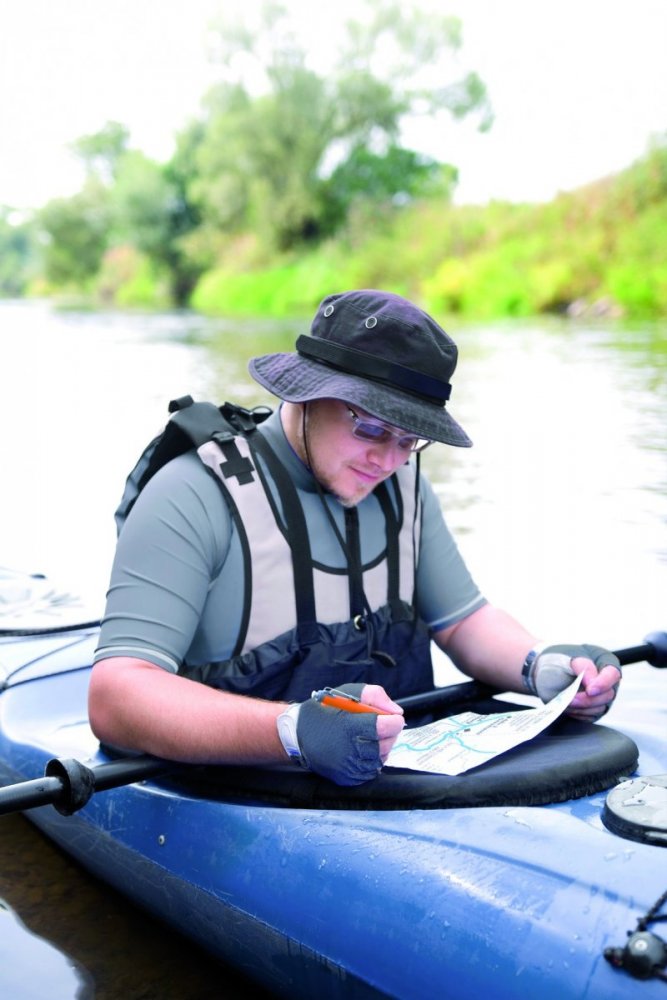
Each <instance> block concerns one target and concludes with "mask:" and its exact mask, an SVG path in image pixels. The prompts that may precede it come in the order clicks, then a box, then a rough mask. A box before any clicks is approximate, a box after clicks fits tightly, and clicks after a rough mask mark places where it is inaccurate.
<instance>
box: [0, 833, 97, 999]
mask: <svg viewBox="0 0 667 1000" xmlns="http://www.w3.org/2000/svg"><path fill="white" fill-rule="evenodd" d="M0 839H1V838H0ZM0 969H2V992H3V996H6V997H12V998H13V1000H44V997H48V998H49V1000H91V998H92V997H93V996H94V995H95V993H94V987H93V983H92V979H91V978H90V976H89V975H88V973H87V972H86V971H85V970H84V969H82V968H81V967H80V966H79V965H78V964H77V963H76V962H74V960H73V959H71V958H69V957H68V956H67V955H65V954H64V953H63V952H61V951H59V950H58V948H56V947H55V946H54V945H53V944H50V943H49V942H48V941H45V940H44V938H40V937H38V936H37V935H36V934H33V933H32V932H31V931H30V930H28V928H27V927H26V926H25V924H24V923H23V921H21V920H20V919H19V917H18V916H17V915H16V913H14V911H13V910H12V908H11V907H10V906H9V905H8V904H7V903H6V902H4V901H3V900H2V899H0Z"/></svg>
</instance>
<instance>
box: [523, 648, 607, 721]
mask: <svg viewBox="0 0 667 1000" xmlns="http://www.w3.org/2000/svg"><path fill="white" fill-rule="evenodd" d="M580 674H582V675H583V680H582V682H581V687H580V689H579V691H578V692H577V694H576V695H575V696H574V698H573V699H572V702H571V703H570V705H569V707H568V709H567V713H568V715H572V716H574V717H575V718H577V719H583V720H585V721H587V722H595V720H596V719H600V718H601V717H602V716H603V715H605V714H606V712H608V711H609V708H610V707H611V704H612V702H613V700H614V698H615V697H616V691H617V690H618V685H619V683H620V680H621V665H620V663H619V661H618V657H617V656H615V655H614V654H613V653H612V652H610V651H609V650H608V649H604V648H603V647H602V646H591V645H588V644H582V645H578V646H577V645H567V644H562V645H555V646H547V647H546V648H545V649H543V650H542V652H541V653H540V654H539V655H538V656H537V657H536V658H535V662H534V663H533V665H532V668H531V681H532V683H533V685H534V688H535V690H536V692H537V694H538V695H539V696H540V698H541V699H542V701H545V702H546V701H550V700H551V699H552V698H554V697H555V696H556V695H557V694H558V693H559V692H560V691H562V690H563V689H564V688H566V687H567V686H568V684H569V683H570V682H571V681H572V678H573V677H575V676H578V675H580Z"/></svg>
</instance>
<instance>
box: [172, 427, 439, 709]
mask: <svg viewBox="0 0 667 1000" xmlns="http://www.w3.org/2000/svg"><path fill="white" fill-rule="evenodd" d="M232 449H233V452H234V454H232ZM198 453H199V456H200V458H201V459H202V461H203V462H204V463H205V464H206V465H207V466H208V468H209V469H210V470H211V472H212V473H213V474H214V475H215V477H216V479H217V480H218V482H219V483H220V485H221V486H222V488H223V491H224V492H225V494H226V498H227V502H228V504H229V509H230V511H231V514H232V519H233V521H234V524H235V526H236V529H237V531H238V532H239V536H240V538H241V544H242V548H243V552H244V563H245V595H244V596H245V602H244V606H245V612H244V621H243V623H242V627H241V629H240V633H239V637H238V640H237V643H236V648H235V650H234V652H233V654H232V656H231V657H230V658H229V659H226V660H223V661H218V662H212V663H208V664H204V665H198V666H188V665H187V664H185V665H184V666H183V667H182V669H181V672H182V673H183V674H184V675H186V676H188V677H190V678H192V679H195V680H199V681H202V682H204V683H206V684H209V685H211V686H213V687H216V688H220V689H223V690H226V691H232V692H235V693H238V694H248V695H254V696H257V697H262V698H269V699H283V700H287V701H302V700H304V699H306V698H309V697H310V695H311V693H312V692H313V690H316V689H318V688H322V687H326V686H332V687H335V686H337V685H339V684H343V683H345V682H347V681H361V682H365V683H370V684H381V685H382V686H383V687H384V688H385V689H386V691H387V692H388V693H389V694H390V695H391V696H392V697H394V698H397V697H404V696H406V695H409V694H414V693H417V692H420V691H425V690H429V689H430V688H432V687H433V670H432V665H431V654H430V638H429V634H428V631H427V629H426V627H425V625H424V624H423V623H422V622H421V621H419V619H418V618H417V616H416V614H415V612H414V608H413V602H414V586H415V564H416V559H415V548H416V545H417V538H416V534H417V531H418V521H419V517H418V510H419V504H418V497H417V495H416V492H417V491H416V489H415V479H414V475H415V474H414V471H413V470H411V469H408V467H407V466H406V467H404V469H403V470H399V471H400V472H401V473H402V479H403V485H402V486H401V485H400V484H399V476H398V475H397V474H396V475H395V476H393V477H392V479H391V480H390V483H391V487H392V489H393V490H394V495H395V498H396V501H397V503H396V507H395V506H394V503H393V502H392V498H391V496H390V493H389V489H388V487H387V485H386V484H384V483H382V484H380V486H378V487H377V488H376V490H375V497H376V499H377V501H378V503H379V505H380V509H381V512H382V516H383V518H384V523H385V535H386V549H385V553H384V558H383V559H382V560H380V564H379V565H378V566H376V567H372V566H371V567H366V568H364V567H363V566H362V562H361V548H360V543H359V521H358V514H357V511H356V509H354V508H350V509H347V510H346V517H345V526H346V542H347V544H346V546H345V553H346V557H347V561H348V566H347V570H346V571H345V572H343V573H341V572H340V571H338V572H331V571H330V572H328V573H327V572H326V571H324V572H323V567H318V566H316V565H315V564H314V562H313V558H312V553H311V546H310V541H309V535H308V527H307V524H306V518H305V514H304V510H303V507H302V505H301V502H300V500H299V497H298V494H297V490H296V488H295V486H294V483H293V482H292V479H291V478H290V476H289V474H288V473H287V471H286V470H285V468H284V466H283V465H282V464H281V462H280V461H279V460H278V459H277V457H276V455H275V453H274V452H273V449H272V448H271V446H270V445H269V443H268V442H267V441H266V439H265V438H264V437H263V436H262V435H261V434H257V433H251V434H250V435H248V436H247V437H237V438H235V439H234V440H233V442H231V441H227V442H224V444H223V446H222V449H221V444H220V441H219V440H218V441H209V442H207V443H206V444H204V445H203V446H202V447H200V448H199V449H198ZM264 469H266V472H268V474H269V475H270V477H271V479H272V480H273V484H274V486H275V493H276V494H277V498H276V496H274V495H273V493H272V491H271V488H270V487H269V485H268V483H267V481H266V478H265V472H264ZM239 472H240V473H241V474H240V475H239ZM253 473H257V479H256V478H255V476H254V475H253ZM410 490H412V492H413V494H414V496H413V497H412V498H411V499H412V515H411V516H406V511H405V504H404V499H405V497H406V496H407V495H408V493H409V491H410ZM277 500H279V503H278V502H277ZM267 537H268V538H269V539H270V540H272V541H271V544H267ZM274 543H276V544H274ZM408 548H409V553H408ZM276 550H278V551H279V552H281V553H282V555H280V554H279V555H276ZM408 557H409V561H410V581H409V591H410V594H409V597H410V599H409V600H408V599H406V579H405V576H406V574H405V566H406V562H407V559H408ZM365 572H366V575H367V576H368V578H369V580H370V586H371V587H372V588H373V592H374V593H373V604H374V606H375V608H376V610H371V609H370V607H369V605H368V602H367V600H366V598H365V593H364V591H365V579H364V573H365ZM401 574H403V583H402V589H403V596H401ZM316 576H317V579H318V585H317V587H316V584H315V577H316ZM380 579H381V580H382V584H381V586H382V587H383V588H384V593H383V594H382V595H380V594H379V593H378V586H379V585H380V583H379V581H380ZM342 587H345V589H346V592H347V593H346V600H345V603H346V608H345V611H344V612H343V613H341V615H340V619H341V620H335V621H334V622H333V623H331V622H329V623H323V622H322V620H321V619H322V617H324V616H323V615H322V614H320V615H319V619H320V620H318V613H317V608H318V604H319V606H320V607H322V604H323V602H326V599H327V592H328V591H329V589H330V591H331V593H332V594H333V592H334V591H336V592H337V594H338V601H337V604H336V607H339V606H340V604H341V601H340V595H341V588H342ZM378 597H379V598H380V599H378ZM332 600H333V598H332ZM289 602H293V606H292V607H291V609H290V610H289V615H287V612H286V615H285V616H286V617H287V616H288V617H289V620H290V621H292V622H293V621H294V620H295V619H296V625H294V626H293V627H290V628H287V629H283V630H281V629H280V628H278V630H277V632H276V631H275V626H274V629H273V630H272V629H271V628H270V627H268V626H267V623H266V618H267V617H268V618H271V616H272V614H273V615H274V619H275V617H276V616H275V613H274V612H273V611H272V607H273V605H275V604H278V605H280V604H281V603H282V604H288V603H289ZM327 610H329V609H327ZM279 620H280V614H278V615H277V620H276V623H275V624H276V625H277V621H279ZM267 629H268V631H267Z"/></svg>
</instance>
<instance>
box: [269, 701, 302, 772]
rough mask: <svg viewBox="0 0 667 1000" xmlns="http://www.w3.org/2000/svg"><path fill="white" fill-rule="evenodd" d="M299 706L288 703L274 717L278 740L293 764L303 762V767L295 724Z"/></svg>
mask: <svg viewBox="0 0 667 1000" xmlns="http://www.w3.org/2000/svg"><path fill="white" fill-rule="evenodd" d="M300 708H301V705H300V704H296V703H295V704H293V705H290V706H289V707H288V708H286V709H285V711H284V712H281V714H280V715H279V716H278V718H277V719H276V726H277V727H278V736H279V737H280V742H281V743H282V745H283V749H284V751H285V753H286V754H287V756H288V757H289V758H290V759H291V760H293V761H294V763H295V764H303V766H304V767H305V766H306V765H305V762H304V759H303V756H302V754H301V747H300V746H299V738H298V736H297V734H296V724H297V720H298V718H299V709H300Z"/></svg>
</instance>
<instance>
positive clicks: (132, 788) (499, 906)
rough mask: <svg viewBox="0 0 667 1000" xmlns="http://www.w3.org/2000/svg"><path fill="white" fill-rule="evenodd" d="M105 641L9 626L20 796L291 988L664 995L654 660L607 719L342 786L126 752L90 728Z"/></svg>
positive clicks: (632, 673) (4, 736)
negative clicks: (481, 759) (441, 771)
mask: <svg viewBox="0 0 667 1000" xmlns="http://www.w3.org/2000/svg"><path fill="white" fill-rule="evenodd" d="M96 640H97V629H96V627H95V625H94V624H89V625H87V626H81V627H65V628H60V629H57V628H53V629H49V628H42V629H40V630H29V629H27V630H24V634H17V630H16V629H13V630H8V629H6V630H5V632H4V634H2V629H1V628H0V682H1V686H2V692H1V693H0V781H1V782H2V784H4V785H5V786H10V785H11V786H14V787H12V788H3V789H0V804H2V803H3V802H4V808H3V810H2V811H5V812H7V811H10V809H14V808H19V809H22V810H27V813H26V814H27V815H28V817H29V818H30V819H31V820H32V821H33V822H34V823H35V824H37V826H38V827H40V828H41V830H42V831H44V833H45V834H47V835H48V836H49V837H50V838H52V839H53V840H54V841H55V842H56V843H57V844H59V845H60V846H61V847H62V848H63V849H64V850H66V851H67V852H69V854H70V855H72V856H73V857H74V858H75V859H77V860H78V861H79V862H80V863H81V864H82V865H83V866H85V868H87V869H89V870H90V871H91V872H92V873H94V874H95V875H96V876H98V877H99V878H101V879H103V880H106V881H107V882H108V883H110V884H111V885H113V886H114V887H115V888H116V889H118V890H120V891H122V892H123V893H125V894H126V895H128V896H129V897H130V898H131V899H132V900H133V901H135V902H136V903H137V904H138V905H140V906H143V907H145V908H146V909H147V910H149V911H150V912H152V913H153V914H155V915H157V916H158V917H159V918H161V919H162V920H165V921H167V922H168V923H170V924H172V925H174V926H175V927H177V928H179V929H180V931H182V933H184V934H186V935H189V936H190V937H192V938H194V939H195V940H196V941H197V942H198V943H199V944H201V945H203V946H204V947H205V948H206V949H208V950H209V951H210V952H212V953H213V954H214V955H217V956H218V957H219V958H220V959H222V960H223V961H225V962H228V963H232V964H234V965H236V966H237V967H238V968H239V969H241V970H242V971H243V972H244V973H245V974H246V975H248V976H251V977H254V978H255V979H256V980H257V981H258V983H261V984H262V985H263V986H264V987H266V988H268V990H270V991H272V992H273V993H274V994H275V995H278V996H289V997H312V996H318V997H321V998H329V997H331V998H334V997H336V998H337V997H341V998H342V997H346V998H349V997H350V996H354V997H355V998H356V997H361V998H364V997H380V996H389V997H399V998H413V997H414V998H419V1000H422V998H424V997H426V996H431V995H439V996H452V997H454V996H456V997H486V996H492V997H494V1000H503V998H519V997H521V998H525V997H538V996H539V997H540V998H541V1000H549V998H553V1000H563V998H570V997H571V998H577V1000H583V998H587V1000H588V998H590V1000H594V998H599V1000H621V998H624V1000H625V998H627V997H628V996H633V997H636V998H638V1000H665V997H666V996H667V992H666V990H665V987H666V985H667V983H666V981H665V978H666V976H667V944H666V943H665V940H664V937H662V936H661V928H662V931H663V932H664V928H665V924H664V923H662V924H661V922H660V921H661V918H662V919H663V920H664V914H665V907H664V906H663V904H664V901H665V898H667V893H665V890H667V864H665V862H666V861H667V853H665V850H664V848H665V846H667V739H666V737H667V678H665V676H664V675H661V673H660V672H659V671H657V670H655V669H654V668H653V667H651V666H649V665H648V664H647V663H638V664H636V665H635V666H633V667H628V669H627V670H626V671H625V680H624V684H623V687H622V689H621V694H620V695H619V698H618V699H617V703H616V704H615V706H614V708H613V709H612V712H611V713H609V715H608V716H607V717H606V718H605V724H604V725H601V724H597V725H595V726H591V725H588V724H583V723H578V722H575V721H574V720H569V721H567V720H565V721H561V722H558V723H556V724H554V725H553V726H552V727H550V728H549V730H547V731H546V732H545V733H543V734H541V735H540V736H539V737H536V738H535V739H534V740H532V741H530V742H529V743H527V744H524V745H523V746H521V747H517V748H515V749H514V750H511V751H509V752H508V753H507V754H504V755H503V756H501V757H500V758H497V760H495V761H492V762H490V763H489V764H486V765H484V766H482V767H480V768H477V769H475V770H473V771H470V772H468V773H466V774H463V775H458V776H457V777H455V778H448V777H446V776H440V775H426V774H419V773H417V772H409V773H408V772H401V771H394V772H392V771H390V770H388V769H385V772H383V773H382V774H381V775H380V776H379V778H378V779H377V781H376V782H372V783H371V784H370V786H361V787H360V788H356V789H340V788H337V787H336V786H333V785H331V784H329V783H328V782H326V781H324V780H323V779H319V778H317V777H316V776H315V775H310V774H306V773H304V772H301V771H299V770H297V769H292V768H289V767H286V768H284V769H274V770H268V771H260V770H255V769H251V768H194V767H193V768H188V767H181V768H180V769H179V768H175V767H174V765H173V764H166V763H165V762H160V761H155V760H154V759H148V760H147V759H146V758H139V759H138V760H137V759H134V758H130V759H125V760H120V761H119V760H114V759H113V758H112V757H110V756H109V755H108V754H106V753H104V752H103V751H102V750H101V749H100V747H99V745H98V744H97V741H96V740H95V738H94V736H93V734H92V732H91V730H90V728H89V726H88V722H87V715H86V697H87V687H88V681H89V676H90V662H91V657H92V653H93V650H94V648H95V644H96ZM640 648H644V647H640ZM663 658H664V652H663ZM459 687H460V688H461V691H459V692H458V693H457V698H459V697H461V696H462V697H463V698H464V699H465V698H467V699H468V700H471V699H472V701H474V702H475V704H476V705H483V704H486V703H487V702H488V698H485V695H486V694H487V693H488V692H487V693H485V692H481V691H479V690H478V689H475V688H474V685H473V686H471V685H460V686H459ZM436 700H437V699H436ZM447 700H448V697H447V696H445V697H444V701H445V702H446V701H447ZM492 701H493V699H492ZM433 703H434V704H435V702H433ZM516 707H517V710H520V709H521V706H516ZM419 708H420V710H423V708H424V705H421V706H419ZM481 710H482V711H483V710H484V709H483V707H482V709H481ZM54 762H55V763H54ZM132 769H134V770H132ZM45 772H46V773H47V776H46V777H45V776H44V775H45ZM128 781H132V783H131V784H128V783H127V782H128ZM17 783H20V784H17ZM54 787H57V788H58V789H60V791H61V792H62V794H60V793H59V794H58V795H56V794H55V792H53V788H54ZM26 790H27V791H26ZM14 794H15V797H14V798H13V799H12V795H14ZM3 796H4V799H3V798H2V797H3ZM26 796H27V797H26ZM31 796H32V798H30V797H31ZM39 802H53V803H55V805H56V808H54V805H51V804H49V805H38V803H39ZM32 806H35V807H34V808H32ZM0 822H2V819H1V818H0Z"/></svg>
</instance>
